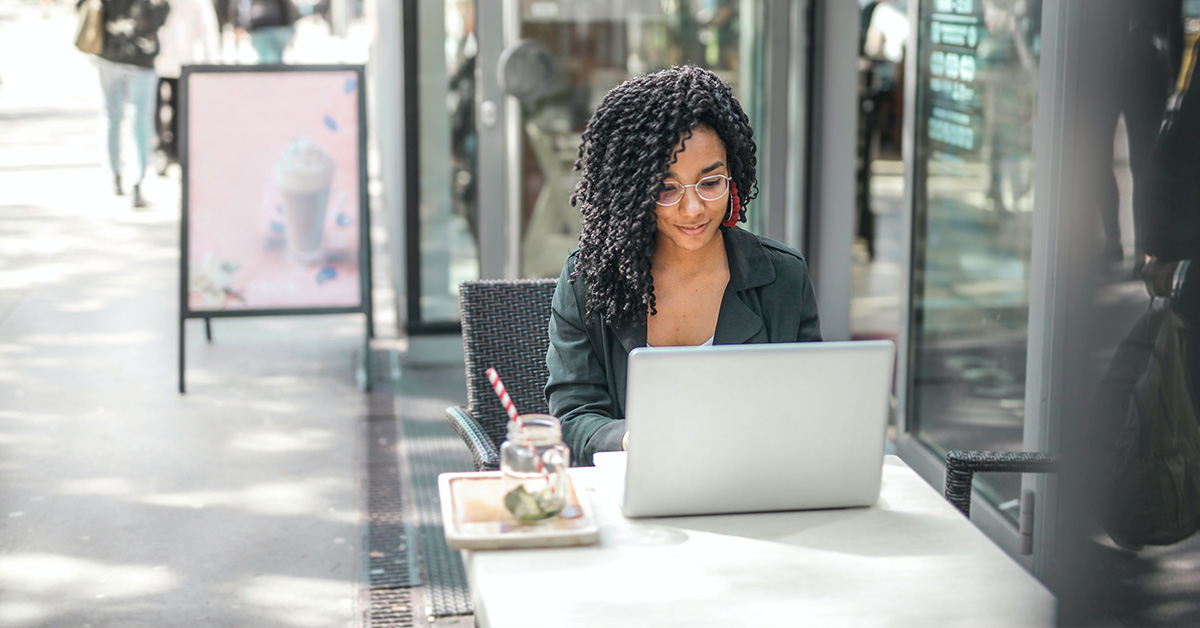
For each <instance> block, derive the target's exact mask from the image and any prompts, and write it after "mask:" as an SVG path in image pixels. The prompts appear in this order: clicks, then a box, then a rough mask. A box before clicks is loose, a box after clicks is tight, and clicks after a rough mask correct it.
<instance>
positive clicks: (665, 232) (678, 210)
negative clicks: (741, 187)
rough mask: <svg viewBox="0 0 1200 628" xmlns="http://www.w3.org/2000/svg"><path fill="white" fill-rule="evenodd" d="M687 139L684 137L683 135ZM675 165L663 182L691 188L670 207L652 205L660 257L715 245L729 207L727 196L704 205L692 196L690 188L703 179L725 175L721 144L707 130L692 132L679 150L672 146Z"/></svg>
mask: <svg viewBox="0 0 1200 628" xmlns="http://www.w3.org/2000/svg"><path fill="white" fill-rule="evenodd" d="M684 137H687V134H686V133H685V134H684ZM674 154H675V163H674V164H672V165H671V169H670V170H669V171H667V176H666V179H665V180H666V181H676V182H678V183H679V184H681V185H693V187H689V188H686V189H684V191H683V199H682V200H680V201H679V202H678V203H675V204H674V205H655V212H656V213H657V214H658V236H657V238H658V240H657V243H656V245H655V246H656V249H658V250H660V251H662V252H664V253H682V252H694V251H701V250H703V249H705V248H706V247H709V246H713V245H716V244H717V239H718V236H719V235H720V230H719V229H720V226H721V221H722V220H724V219H725V210H726V209H728V206H729V193H728V192H726V193H725V194H724V195H722V196H721V197H720V198H718V199H716V200H712V201H706V200H704V199H702V198H700V195H699V194H697V193H696V188H695V187H694V184H695V183H697V182H699V181H700V179H703V178H704V177H707V176H710V175H714V174H723V175H726V176H728V175H729V166H728V164H727V163H726V161H725V143H724V142H722V141H721V138H720V137H718V136H717V134H716V132H714V131H713V130H712V129H709V128H708V127H697V128H695V129H693V130H692V137H691V138H689V139H688V140H687V146H686V147H683V141H682V139H681V140H680V143H679V144H676V145H675V153H674Z"/></svg>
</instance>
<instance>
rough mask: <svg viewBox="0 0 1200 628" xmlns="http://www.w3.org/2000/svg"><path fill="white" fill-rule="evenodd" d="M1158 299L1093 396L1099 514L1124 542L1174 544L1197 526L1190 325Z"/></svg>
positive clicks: (1197, 438)
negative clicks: (1188, 363) (1190, 384)
mask: <svg viewBox="0 0 1200 628" xmlns="http://www.w3.org/2000/svg"><path fill="white" fill-rule="evenodd" d="M1152 305H1153V304H1152ZM1157 305H1158V307H1152V308H1151V309H1150V311H1148V312H1147V313H1146V314H1144V315H1142V317H1141V318H1140V319H1139V320H1138V322H1137V323H1136V324H1135V325H1134V327H1133V330H1132V331H1131V332H1130V333H1129V336H1128V337H1127V338H1126V339H1125V340H1124V341H1122V342H1121V345H1120V346H1119V347H1118V348H1117V353H1116V355H1114V356H1113V359H1112V362H1111V363H1110V364H1109V367H1108V370H1107V372H1106V373H1105V374H1104V378H1103V380H1102V381H1101V383H1100V386H1099V391H1100V392H1099V395H1098V396H1097V399H1096V401H1097V404H1096V408H1097V418H1098V419H1100V423H1099V424H1098V425H1097V426H1095V427H1096V428H1097V433H1098V436H1099V442H1098V447H1097V449H1096V451H1095V452H1094V453H1095V454H1096V455H1095V460H1094V462H1095V463H1097V466H1096V468H1095V469H1094V472H1093V474H1092V477H1094V478H1095V480H1096V483H1095V485H1094V487H1095V492H1094V493H1093V495H1092V497H1093V499H1094V500H1095V501H1094V502H1093V503H1094V505H1095V507H1096V508H1095V514H1096V519H1097V522H1098V523H1099V524H1100V527H1101V528H1103V529H1104V531H1105V532H1107V533H1108V535H1109V536H1110V537H1112V539H1113V540H1114V541H1116V543H1117V544H1118V545H1120V546H1122V547H1126V548H1129V549H1140V546H1143V545H1171V544H1173V543H1178V542H1179V541H1182V540H1184V539H1186V538H1188V537H1190V536H1192V535H1193V534H1195V533H1196V531H1197V530H1200V426H1198V425H1197V422H1196V416H1197V411H1196V405H1195V402H1194V400H1193V399H1192V396H1191V390H1190V387H1189V378H1188V370H1187V358H1188V357H1190V356H1187V354H1186V351H1187V342H1186V341H1187V334H1188V333H1190V330H1189V329H1188V328H1187V325H1186V323H1185V322H1184V320H1183V318H1182V317H1180V315H1179V314H1178V313H1177V312H1176V311H1175V310H1174V309H1173V308H1172V307H1170V306H1169V305H1163V304H1157Z"/></svg>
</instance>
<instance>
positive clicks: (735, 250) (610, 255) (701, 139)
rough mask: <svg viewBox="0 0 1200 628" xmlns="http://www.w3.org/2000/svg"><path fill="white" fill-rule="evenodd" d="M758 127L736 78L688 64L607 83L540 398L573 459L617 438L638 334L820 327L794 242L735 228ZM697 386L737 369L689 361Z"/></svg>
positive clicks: (653, 338) (807, 336) (653, 342)
mask: <svg viewBox="0 0 1200 628" xmlns="http://www.w3.org/2000/svg"><path fill="white" fill-rule="evenodd" d="M754 155H755V144H754V138H753V131H752V130H751V129H750V125H749V120H748V118H747V117H746V114H745V112H743V111H742V108H741V105H740V104H738V101H737V99H736V98H734V96H733V92H732V90H730V88H729V86H728V85H725V84H724V83H722V82H721V80H720V79H718V78H717V77H716V75H714V74H713V73H711V72H709V71H707V70H703V69H700V68H697V67H692V66H685V67H678V68H671V69H669V70H663V71H661V72H658V73H655V74H650V75H647V76H642V77H639V78H635V79H632V80H629V81H626V82H625V83H623V84H621V85H620V86H618V87H616V88H615V89H613V90H612V91H610V92H609V93H608V95H606V96H605V97H604V100H603V101H602V102H601V103H600V106H599V108H598V109H597V110H596V113H595V114H594V115H593V116H592V119H591V121H589V122H588V126H587V129H586V130H585V131H584V133H583V144H582V145H581V146H580V149H579V159H578V161H577V162H576V164H575V167H576V169H577V170H580V171H581V173H580V181H579V184H578V185H577V186H576V188H575V194H574V195H573V196H572V197H571V204H572V205H574V206H576V207H578V208H579V209H580V212H581V214H582V222H583V231H582V233H581V234H580V236H579V248H578V249H576V250H575V251H573V252H572V253H571V255H570V256H569V257H568V258H567V262H566V265H565V266H564V268H563V271H562V275H561V276H560V277H559V280H558V287H557V288H556V290H555V293H554V301H553V313H552V315H551V318H550V349H549V351H548V352H547V355H546V365H547V367H548V368H549V371H550V378H549V381H548V383H547V385H546V399H547V401H548V402H549V406H550V413H551V414H553V415H555V416H557V417H559V419H560V420H561V421H562V424H563V438H564V440H565V441H566V442H567V445H568V446H570V448H571V452H572V454H571V455H572V458H573V460H572V463H573V464H576V465H588V464H591V462H592V454H594V453H596V452H597V451H613V450H620V449H623V448H624V446H625V444H626V443H627V433H626V431H625V420H624V410H625V374H626V362H627V360H628V355H629V352H630V351H631V350H632V349H633V348H634V347H640V346H647V345H649V346H679V345H711V344H742V343H751V342H795V341H815V340H820V339H821V327H820V321H819V319H818V315H817V305H816V300H815V298H814V295H813V289H812V284H811V282H810V281H809V278H808V269H807V267H806V266H805V263H804V259H803V258H802V257H801V256H800V254H799V253H797V252H796V251H794V250H792V249H790V248H788V247H786V246H784V245H782V244H780V243H778V242H774V241H772V240H769V239H767V238H763V237H760V236H756V235H754V234H751V233H750V232H748V231H744V230H742V229H739V228H737V223H738V222H745V220H746V206H747V204H748V203H749V202H750V201H751V200H753V199H754V197H755V195H756V193H757V187H758V183H757V179H756V178H755V172H754V169H755V157H754ZM690 375H691V376H693V377H694V378H695V381H696V390H697V394H704V393H707V392H709V391H712V390H714V389H716V388H717V387H719V386H720V385H722V384H725V385H736V383H737V379H738V377H741V376H744V374H741V373H730V374H721V373H694V374H690Z"/></svg>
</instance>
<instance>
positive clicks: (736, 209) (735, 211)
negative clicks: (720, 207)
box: [721, 180, 742, 227]
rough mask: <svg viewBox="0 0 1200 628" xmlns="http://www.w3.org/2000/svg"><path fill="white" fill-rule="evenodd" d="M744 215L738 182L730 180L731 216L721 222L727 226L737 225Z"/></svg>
mask: <svg viewBox="0 0 1200 628" xmlns="http://www.w3.org/2000/svg"><path fill="white" fill-rule="evenodd" d="M741 217H742V199H740V198H738V193H737V184H736V183H734V182H733V181H732V180H730V181H729V217H728V218H726V219H725V222H723V223H721V224H722V225H725V226H726V227H736V226H737V224H738V220H740V219H741Z"/></svg>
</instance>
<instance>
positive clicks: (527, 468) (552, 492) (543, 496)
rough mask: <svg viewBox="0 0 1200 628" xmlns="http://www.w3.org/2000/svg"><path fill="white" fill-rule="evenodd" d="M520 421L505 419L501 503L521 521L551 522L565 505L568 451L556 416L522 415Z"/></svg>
mask: <svg viewBox="0 0 1200 628" xmlns="http://www.w3.org/2000/svg"><path fill="white" fill-rule="evenodd" d="M521 421H522V423H523V426H521V425H518V424H517V422H516V421H509V422H508V436H507V440H505V441H504V442H503V443H501V445H500V471H501V473H502V475H503V478H504V506H505V508H506V509H507V510H508V512H510V513H511V514H512V516H513V518H515V519H516V520H517V521H520V522H521V523H542V522H546V521H551V520H553V519H554V518H555V517H557V516H558V515H559V514H560V513H561V512H562V511H563V509H564V508H566V507H567V496H568V493H569V491H570V488H571V485H570V480H569V477H568V475H567V470H568V469H569V468H570V460H571V452H570V450H569V449H568V448H567V446H566V444H564V443H563V441H562V426H561V425H560V424H559V422H558V419H556V418H555V417H552V416H550V415H548V414H523V415H521ZM539 462H540V465H539Z"/></svg>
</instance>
